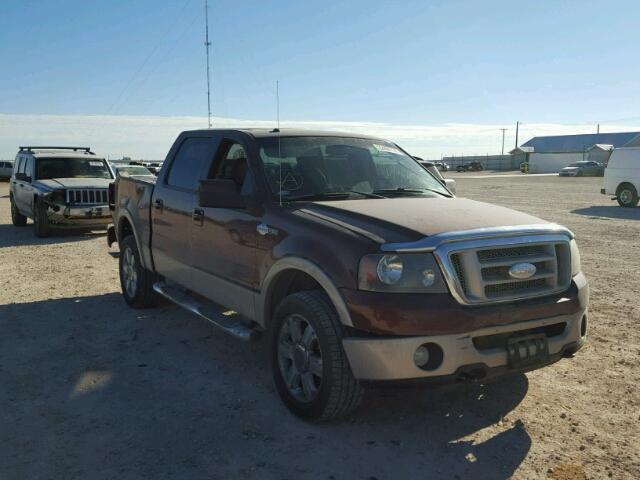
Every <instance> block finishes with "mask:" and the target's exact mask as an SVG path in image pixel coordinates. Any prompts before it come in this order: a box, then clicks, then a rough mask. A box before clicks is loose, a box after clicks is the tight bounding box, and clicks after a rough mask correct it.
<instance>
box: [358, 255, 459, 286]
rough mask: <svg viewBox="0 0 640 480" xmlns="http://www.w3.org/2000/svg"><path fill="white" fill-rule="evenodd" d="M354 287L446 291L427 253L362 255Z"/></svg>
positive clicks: (430, 256)
mask: <svg viewBox="0 0 640 480" xmlns="http://www.w3.org/2000/svg"><path fill="white" fill-rule="evenodd" d="M358 288H359V289H360V290H370V291H375V292H397V293H424V292H430V293H446V292H447V291H448V290H447V287H446V285H445V283H444V280H443V278H442V275H441V273H440V268H439V267H438V264H437V262H436V259H435V258H434V257H433V255H432V254H430V253H409V254H397V253H390V254H386V255H385V254H375V255H366V256H365V257H362V259H361V260H360V266H359V268H358Z"/></svg>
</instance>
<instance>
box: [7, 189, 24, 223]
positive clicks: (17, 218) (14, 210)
mask: <svg viewBox="0 0 640 480" xmlns="http://www.w3.org/2000/svg"><path fill="white" fill-rule="evenodd" d="M9 203H10V204H11V223H13V225H14V226H16V227H24V226H25V225H26V224H27V217H25V216H24V215H22V214H21V213H20V212H19V211H18V207H16V204H15V202H14V201H13V196H11V197H9Z"/></svg>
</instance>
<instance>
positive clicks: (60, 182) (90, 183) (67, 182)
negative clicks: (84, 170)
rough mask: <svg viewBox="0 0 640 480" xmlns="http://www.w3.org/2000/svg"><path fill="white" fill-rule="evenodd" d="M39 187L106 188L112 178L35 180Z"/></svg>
mask: <svg viewBox="0 0 640 480" xmlns="http://www.w3.org/2000/svg"><path fill="white" fill-rule="evenodd" d="M37 182H38V183H39V184H40V185H44V186H46V187H49V188H54V189H55V188H108V187H109V183H111V182H113V179H112V178H55V179H54V178H52V179H48V180H37Z"/></svg>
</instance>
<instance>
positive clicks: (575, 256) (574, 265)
mask: <svg viewBox="0 0 640 480" xmlns="http://www.w3.org/2000/svg"><path fill="white" fill-rule="evenodd" d="M570 245H571V276H572V277H575V276H576V275H577V274H579V273H580V272H581V271H582V266H581V265H580V250H578V244H577V243H576V241H575V240H571V242H570Z"/></svg>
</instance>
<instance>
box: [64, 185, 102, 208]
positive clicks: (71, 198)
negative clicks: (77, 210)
mask: <svg viewBox="0 0 640 480" xmlns="http://www.w3.org/2000/svg"><path fill="white" fill-rule="evenodd" d="M67 203H69V204H71V205H95V204H100V205H106V204H107V203H109V194H108V193H107V189H106V188H77V189H69V190H67Z"/></svg>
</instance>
